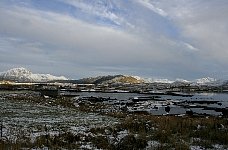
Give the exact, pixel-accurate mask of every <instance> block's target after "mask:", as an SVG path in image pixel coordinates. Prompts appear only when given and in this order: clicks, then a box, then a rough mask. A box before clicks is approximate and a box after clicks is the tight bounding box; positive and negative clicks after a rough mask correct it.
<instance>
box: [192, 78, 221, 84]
mask: <svg viewBox="0 0 228 150" xmlns="http://www.w3.org/2000/svg"><path fill="white" fill-rule="evenodd" d="M216 81H217V80H216V79H214V78H210V77H205V78H200V79H196V80H195V81H194V82H195V83H197V84H208V83H214V82H216Z"/></svg>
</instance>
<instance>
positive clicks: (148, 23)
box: [0, 0, 228, 80]
mask: <svg viewBox="0 0 228 150" xmlns="http://www.w3.org/2000/svg"><path fill="white" fill-rule="evenodd" d="M0 20H1V21H0V72H3V71H6V70H8V69H11V68H15V67H25V68H28V69H29V70H31V71H32V72H34V73H50V74H53V75H64V76H66V77H67V78H71V79H78V78H82V77H90V76H99V75H116V74H125V75H136V76H141V77H150V78H151V77H157V78H168V79H176V78H183V79H188V80H191V79H196V78H201V77H213V78H217V79H228V1H227V0H1V1H0Z"/></svg>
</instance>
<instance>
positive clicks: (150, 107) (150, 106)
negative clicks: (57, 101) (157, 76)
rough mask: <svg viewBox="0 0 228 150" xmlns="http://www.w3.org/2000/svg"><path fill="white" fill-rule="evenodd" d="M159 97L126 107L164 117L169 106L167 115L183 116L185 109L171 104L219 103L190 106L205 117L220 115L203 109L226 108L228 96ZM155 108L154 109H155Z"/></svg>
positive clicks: (126, 97)
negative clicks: (192, 102)
mask: <svg viewBox="0 0 228 150" xmlns="http://www.w3.org/2000/svg"><path fill="white" fill-rule="evenodd" d="M77 94H78V95H79V96H86V97H90V96H94V97H104V98H108V97H110V98H112V99H117V100H129V99H130V98H133V97H140V96H154V95H149V94H137V93H96V92H79V93H77ZM158 96H160V98H159V101H155V100H150V101H146V102H145V101H143V102H138V103H137V104H135V105H134V106H132V107H128V108H129V110H130V111H147V112H149V113H151V114H154V115H164V114H167V112H166V111H165V107H166V106H167V105H169V107H170V108H171V109H170V112H169V114H185V113H186V110H187V108H184V107H181V106H177V105H173V104H172V102H184V101H189V102H190V101H195V102H196V101H199V102H200V101H205V102H206V101H209V102H213V101H219V103H214V104H206V103H204V104H198V103H194V104H192V105H197V106H200V107H201V108H191V110H192V111H193V112H194V113H197V114H207V115H215V116H218V115H222V113H221V112H216V111H215V110H207V109H205V107H209V108H226V107H228V94H226V93H195V94H194V95H193V96H192V97H182V96H171V95H158ZM155 108H156V109H155Z"/></svg>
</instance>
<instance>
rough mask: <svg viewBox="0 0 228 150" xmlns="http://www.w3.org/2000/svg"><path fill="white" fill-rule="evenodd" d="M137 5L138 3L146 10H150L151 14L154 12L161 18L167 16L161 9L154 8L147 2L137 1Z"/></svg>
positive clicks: (147, 0)
mask: <svg viewBox="0 0 228 150" xmlns="http://www.w3.org/2000/svg"><path fill="white" fill-rule="evenodd" d="M138 3H140V4H141V5H143V6H145V7H146V8H148V9H150V10H152V11H153V12H155V13H157V14H159V15H161V16H163V17H166V16H167V15H168V14H167V13H166V12H165V11H163V10H162V9H161V8H158V7H155V6H154V5H153V4H152V3H150V1H149V0H138Z"/></svg>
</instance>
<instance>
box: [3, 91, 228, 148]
mask: <svg viewBox="0 0 228 150" xmlns="http://www.w3.org/2000/svg"><path fill="white" fill-rule="evenodd" d="M0 116H1V122H2V123H1V139H0V149H114V150H115V149H118V150H119V149H228V131H227V130H228V120H227V118H222V117H196V116H195V117H194V116H192V117H190V116H153V115H151V114H147V113H143V112H142V113H140V112H138V113H129V112H126V111H124V110H122V109H120V108H115V106H113V105H108V104H103V103H97V102H96V103H91V102H88V101H78V99H76V98H66V97H60V98H47V97H46V98H43V97H40V96H39V94H38V93H34V92H16V93H12V92H9V93H6V92H4V93H1V96H0Z"/></svg>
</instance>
